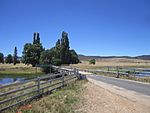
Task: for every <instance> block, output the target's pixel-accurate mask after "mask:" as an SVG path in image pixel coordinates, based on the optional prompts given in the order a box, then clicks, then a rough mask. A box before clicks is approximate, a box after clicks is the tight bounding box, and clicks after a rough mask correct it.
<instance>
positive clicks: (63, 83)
mask: <svg viewBox="0 0 150 113" xmlns="http://www.w3.org/2000/svg"><path fill="white" fill-rule="evenodd" d="M64 86H65V73H62V87H64Z"/></svg>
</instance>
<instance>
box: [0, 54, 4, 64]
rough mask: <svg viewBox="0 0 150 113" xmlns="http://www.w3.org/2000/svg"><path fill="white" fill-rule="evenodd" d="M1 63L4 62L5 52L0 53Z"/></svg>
mask: <svg viewBox="0 0 150 113" xmlns="http://www.w3.org/2000/svg"><path fill="white" fill-rule="evenodd" d="M0 63H4V54H3V53H0Z"/></svg>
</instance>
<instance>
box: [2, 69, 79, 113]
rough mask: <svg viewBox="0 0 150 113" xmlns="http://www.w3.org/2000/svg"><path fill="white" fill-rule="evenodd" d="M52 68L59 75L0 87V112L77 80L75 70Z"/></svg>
mask: <svg viewBox="0 0 150 113" xmlns="http://www.w3.org/2000/svg"><path fill="white" fill-rule="evenodd" d="M54 68H55V69H57V70H58V71H59V72H60V73H58V74H53V75H52V74H50V75H47V76H43V77H38V78H35V79H31V80H26V81H23V82H18V83H13V84H8V85H4V86H0V112H2V111H5V110H7V109H9V108H11V107H14V106H17V105H21V104H23V103H24V102H28V101H30V100H32V99H36V98H39V97H42V96H43V95H44V94H49V93H51V92H52V91H54V90H56V89H58V88H61V87H63V86H65V85H66V84H68V83H69V82H71V81H72V80H76V79H77V78H78V75H79V73H78V71H77V70H73V71H72V70H67V69H60V68H59V67H54Z"/></svg>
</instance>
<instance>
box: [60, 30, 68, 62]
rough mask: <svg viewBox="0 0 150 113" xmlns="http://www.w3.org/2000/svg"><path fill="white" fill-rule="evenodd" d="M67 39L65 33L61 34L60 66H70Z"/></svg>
mask: <svg viewBox="0 0 150 113" xmlns="http://www.w3.org/2000/svg"><path fill="white" fill-rule="evenodd" d="M69 48H70V46H69V39H68V34H67V33H66V32H64V31H63V32H62V38H61V48H60V58H61V63H62V64H70V51H69Z"/></svg>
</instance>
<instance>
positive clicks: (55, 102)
mask: <svg viewBox="0 0 150 113" xmlns="http://www.w3.org/2000/svg"><path fill="white" fill-rule="evenodd" d="M85 82H86V81H75V82H72V83H70V84H69V85H68V86H66V87H64V88H61V89H59V90H57V91H55V92H54V93H53V94H51V95H47V96H45V97H43V98H41V99H39V100H33V101H32V102H30V103H29V104H28V105H26V107H23V106H22V107H18V108H15V109H14V108H13V109H12V110H8V111H6V113H16V112H18V113H75V111H76V108H77V107H78V103H79V102H80V101H81V100H82V98H83V96H82V93H83V84H84V83H85ZM21 108H23V109H21ZM19 109H20V110H19Z"/></svg>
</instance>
